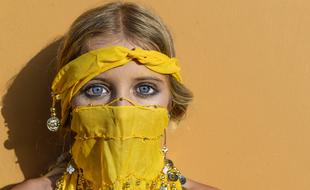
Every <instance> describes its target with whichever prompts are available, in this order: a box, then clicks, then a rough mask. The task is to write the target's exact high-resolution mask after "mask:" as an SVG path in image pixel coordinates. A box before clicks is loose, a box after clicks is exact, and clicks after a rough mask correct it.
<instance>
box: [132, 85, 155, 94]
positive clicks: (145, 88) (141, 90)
mask: <svg viewBox="0 0 310 190" xmlns="http://www.w3.org/2000/svg"><path fill="white" fill-rule="evenodd" d="M136 90H137V93H138V94H139V95H141V96H150V95H154V94H156V93H157V90H155V88H153V87H152V86H150V85H146V84H143V85H140V86H138V87H137V89H136Z"/></svg>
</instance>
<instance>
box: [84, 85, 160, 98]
mask: <svg viewBox="0 0 310 190" xmlns="http://www.w3.org/2000/svg"><path fill="white" fill-rule="evenodd" d="M141 86H147V87H148V88H151V89H152V90H153V91H154V92H152V93H150V94H143V93H139V92H138V89H139V87H141ZM94 87H101V88H103V89H104V90H105V91H107V93H106V95H108V94H110V90H109V88H108V87H107V86H106V85H103V84H98V83H94V84H90V85H88V86H86V87H84V88H83V90H82V91H83V94H85V95H86V96H87V97H88V98H98V97H100V96H102V95H103V94H104V93H102V94H101V95H91V94H89V92H88V91H89V90H91V89H92V88H94ZM158 92H159V91H158V90H157V87H156V85H154V84H150V83H139V84H138V85H136V86H135V94H136V95H138V96H140V97H142V98H147V97H149V96H154V95H156V94H157V93H158Z"/></svg>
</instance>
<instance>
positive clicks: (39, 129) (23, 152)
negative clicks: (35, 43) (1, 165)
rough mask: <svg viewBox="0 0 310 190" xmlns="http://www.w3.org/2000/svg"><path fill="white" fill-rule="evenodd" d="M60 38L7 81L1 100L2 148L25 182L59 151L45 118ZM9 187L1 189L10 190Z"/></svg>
mask: <svg viewBox="0 0 310 190" xmlns="http://www.w3.org/2000/svg"><path fill="white" fill-rule="evenodd" d="M60 41H61V39H58V40H57V41H55V42H53V43H51V44H50V45H48V46H47V47H46V48H44V49H43V50H42V51H40V52H39V53H38V54H37V55H36V56H34V57H33V58H32V59H31V60H30V61H29V62H28V63H27V64H26V66H25V67H24V68H23V69H22V70H21V71H20V72H19V73H18V74H17V75H16V76H15V77H14V78H12V79H11V81H10V84H9V86H8V90H7V93H6V94H5V96H4V97H3V99H2V103H3V107H2V109H1V113H2V115H3V117H4V119H5V126H6V127H8V129H9V130H8V139H7V140H5V141H4V142H3V146H4V147H5V148H6V149H8V150H11V149H14V151H15V154H16V156H17V163H18V164H19V166H20V168H21V171H22V173H23V174H24V176H25V178H26V179H29V178H34V177H38V176H40V175H41V174H43V173H44V172H46V171H47V169H48V167H49V166H50V165H51V164H52V163H53V162H54V161H55V160H56V157H57V156H58V155H59V154H60V151H61V148H62V146H61V144H62V143H61V142H60V138H59V137H58V135H57V134H55V133H51V132H49V131H48V130H47V128H46V120H47V118H48V117H49V107H50V104H51V99H50V86H51V82H52V79H53V76H54V74H55V60H56V59H55V58H56V52H57V48H58V46H59V44H60ZM11 187H12V185H9V184H8V186H6V187H2V188H1V190H6V189H10V188H11Z"/></svg>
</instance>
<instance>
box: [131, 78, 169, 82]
mask: <svg viewBox="0 0 310 190" xmlns="http://www.w3.org/2000/svg"><path fill="white" fill-rule="evenodd" d="M142 80H154V81H158V82H161V83H163V82H164V81H163V80H161V79H160V78H157V77H137V78H135V81H142Z"/></svg>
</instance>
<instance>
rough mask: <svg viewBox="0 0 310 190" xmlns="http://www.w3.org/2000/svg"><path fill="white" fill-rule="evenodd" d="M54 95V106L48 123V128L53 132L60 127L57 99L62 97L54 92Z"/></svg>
mask: <svg viewBox="0 0 310 190" xmlns="http://www.w3.org/2000/svg"><path fill="white" fill-rule="evenodd" d="M51 96H52V106H51V108H50V113H51V115H50V118H48V120H47V122H46V125H47V129H48V130H50V131H52V132H56V131H57V130H58V128H59V127H60V120H59V119H58V117H57V115H56V108H55V105H56V100H59V99H60V95H58V94H57V95H56V94H54V93H52V94H51Z"/></svg>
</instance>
